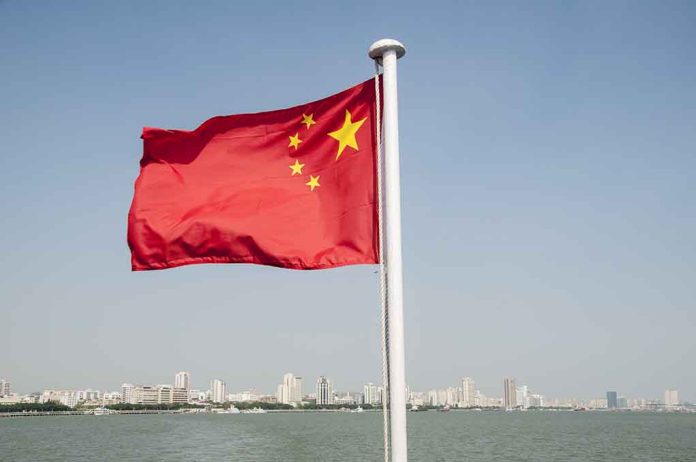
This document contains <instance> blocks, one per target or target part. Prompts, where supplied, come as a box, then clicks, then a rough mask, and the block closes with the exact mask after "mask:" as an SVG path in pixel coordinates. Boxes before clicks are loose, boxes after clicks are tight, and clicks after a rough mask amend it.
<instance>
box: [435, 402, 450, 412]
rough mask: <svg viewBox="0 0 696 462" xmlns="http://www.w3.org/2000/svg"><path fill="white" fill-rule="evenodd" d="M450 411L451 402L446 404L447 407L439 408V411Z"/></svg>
mask: <svg viewBox="0 0 696 462" xmlns="http://www.w3.org/2000/svg"><path fill="white" fill-rule="evenodd" d="M449 411H450V406H449V404H446V405H445V407H442V408H440V409H438V412H449Z"/></svg>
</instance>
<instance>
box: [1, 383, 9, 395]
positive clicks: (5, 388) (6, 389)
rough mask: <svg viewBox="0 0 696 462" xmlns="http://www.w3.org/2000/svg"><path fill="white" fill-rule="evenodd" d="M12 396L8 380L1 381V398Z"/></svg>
mask: <svg viewBox="0 0 696 462" xmlns="http://www.w3.org/2000/svg"><path fill="white" fill-rule="evenodd" d="M9 395H10V382H8V381H7V380H4V379H2V380H0V397H2V396H9Z"/></svg>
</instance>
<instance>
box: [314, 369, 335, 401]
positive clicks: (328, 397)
mask: <svg viewBox="0 0 696 462" xmlns="http://www.w3.org/2000/svg"><path fill="white" fill-rule="evenodd" d="M333 403H334V397H333V386H332V385H331V380H329V379H327V378H326V377H324V376H321V377H319V379H318V380H317V405H318V406H322V405H326V404H333Z"/></svg>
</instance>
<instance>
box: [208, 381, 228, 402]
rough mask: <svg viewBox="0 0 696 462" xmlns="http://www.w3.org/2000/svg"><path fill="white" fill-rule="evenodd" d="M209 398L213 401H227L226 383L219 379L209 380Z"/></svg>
mask: <svg viewBox="0 0 696 462" xmlns="http://www.w3.org/2000/svg"><path fill="white" fill-rule="evenodd" d="M210 400H211V401H212V402H214V403H224V402H225V401H227V385H226V384H225V382H223V381H222V380H220V379H215V380H213V381H212V382H210Z"/></svg>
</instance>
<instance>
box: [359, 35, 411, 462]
mask: <svg viewBox="0 0 696 462" xmlns="http://www.w3.org/2000/svg"><path fill="white" fill-rule="evenodd" d="M405 53H406V48H404V46H403V45H402V44H401V43H399V42H398V41H396V40H391V39H383V40H378V41H377V42H375V43H373V44H372V46H370V50H369V53H368V54H369V56H370V58H372V59H376V60H381V64H382V69H383V74H382V79H383V89H384V111H383V119H382V120H383V127H384V138H383V139H384V188H383V190H384V193H385V197H384V221H385V223H384V224H385V230H386V232H385V244H386V248H385V249H384V250H385V252H384V255H385V260H386V274H387V309H388V311H387V313H388V317H387V320H388V339H389V344H388V347H389V349H388V351H389V411H390V416H391V420H390V427H391V428H390V429H391V455H392V462H406V460H407V459H408V454H407V444H406V439H407V438H406V366H405V355H404V297H403V276H402V261H401V186H400V181H399V114H398V113H399V106H398V100H397V92H396V60H397V59H398V58H401V57H402V56H403V55H404V54H405ZM381 199H382V198H380V200H381Z"/></svg>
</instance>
